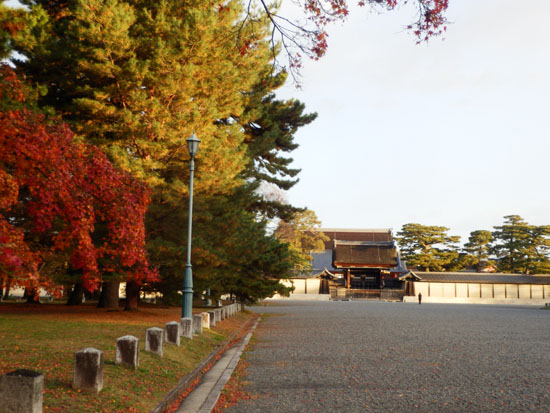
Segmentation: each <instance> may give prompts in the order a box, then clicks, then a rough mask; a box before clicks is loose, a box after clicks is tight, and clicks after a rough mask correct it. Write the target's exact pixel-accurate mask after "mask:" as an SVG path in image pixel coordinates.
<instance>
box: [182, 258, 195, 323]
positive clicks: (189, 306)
mask: <svg viewBox="0 0 550 413" xmlns="http://www.w3.org/2000/svg"><path fill="white" fill-rule="evenodd" d="M181 293H182V304H181V317H182V318H186V317H193V270H192V269H191V264H187V265H186V266H185V272H184V275H183V290H181Z"/></svg>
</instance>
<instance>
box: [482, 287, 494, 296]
mask: <svg viewBox="0 0 550 413" xmlns="http://www.w3.org/2000/svg"><path fill="white" fill-rule="evenodd" d="M481 298H493V284H481Z"/></svg>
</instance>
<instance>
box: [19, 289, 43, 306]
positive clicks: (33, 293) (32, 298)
mask: <svg viewBox="0 0 550 413" xmlns="http://www.w3.org/2000/svg"><path fill="white" fill-rule="evenodd" d="M23 298H26V299H27V300H26V301H25V303H27V304H40V296H39V294H38V289H37V288H25V292H24V293H23Z"/></svg>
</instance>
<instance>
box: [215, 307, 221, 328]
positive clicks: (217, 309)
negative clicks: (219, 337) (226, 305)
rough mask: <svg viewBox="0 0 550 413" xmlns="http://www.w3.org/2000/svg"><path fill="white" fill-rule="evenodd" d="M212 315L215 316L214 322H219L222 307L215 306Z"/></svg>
mask: <svg viewBox="0 0 550 413" xmlns="http://www.w3.org/2000/svg"><path fill="white" fill-rule="evenodd" d="M214 316H215V317H216V324H217V323H221V321H222V309H221V308H216V309H215V310H214Z"/></svg>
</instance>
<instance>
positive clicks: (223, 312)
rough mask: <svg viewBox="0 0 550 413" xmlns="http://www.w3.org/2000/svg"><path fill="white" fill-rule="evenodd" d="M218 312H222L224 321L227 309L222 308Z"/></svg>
mask: <svg viewBox="0 0 550 413" xmlns="http://www.w3.org/2000/svg"><path fill="white" fill-rule="evenodd" d="M220 310H222V312H221V314H222V320H225V319H226V318H227V307H222V308H220Z"/></svg>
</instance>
